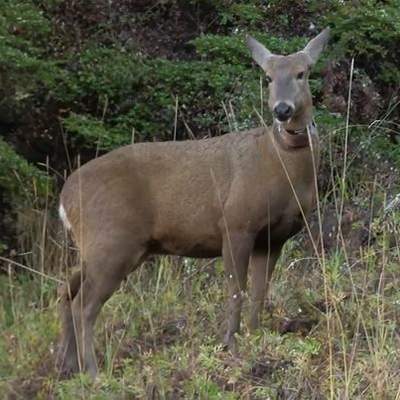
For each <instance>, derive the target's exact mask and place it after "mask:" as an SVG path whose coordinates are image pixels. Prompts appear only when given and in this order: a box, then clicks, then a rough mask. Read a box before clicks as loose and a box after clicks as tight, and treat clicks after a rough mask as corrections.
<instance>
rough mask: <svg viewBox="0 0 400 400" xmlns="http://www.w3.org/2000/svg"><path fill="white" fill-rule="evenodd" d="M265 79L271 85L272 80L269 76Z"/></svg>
mask: <svg viewBox="0 0 400 400" xmlns="http://www.w3.org/2000/svg"><path fill="white" fill-rule="evenodd" d="M265 79H266V81H267V83H271V82H272V78H271V77H270V76H269V75H266V76H265Z"/></svg>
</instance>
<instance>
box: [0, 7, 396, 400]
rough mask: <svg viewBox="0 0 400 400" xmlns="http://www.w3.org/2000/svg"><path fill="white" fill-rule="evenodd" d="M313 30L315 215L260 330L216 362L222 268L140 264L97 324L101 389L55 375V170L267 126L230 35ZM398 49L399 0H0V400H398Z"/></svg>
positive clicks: (284, 47) (279, 41) (62, 250)
mask: <svg viewBox="0 0 400 400" xmlns="http://www.w3.org/2000/svg"><path fill="white" fill-rule="evenodd" d="M325 26H331V28H332V32H333V37H332V41H331V45H330V47H329V49H328V51H327V52H326V53H325V54H324V57H323V59H322V61H321V62H320V63H319V64H318V65H317V66H316V68H315V70H314V74H313V75H312V77H311V86H312V91H313V96H314V101H315V105H316V110H315V113H316V120H317V123H318V124H319V127H320V134H321V144H322V150H323V151H322V168H321V172H320V176H319V186H320V202H319V210H320V215H318V213H315V215H313V216H312V218H311V220H310V230H311V234H312V240H311V239H310V237H309V235H308V234H307V233H306V232H305V231H304V232H303V233H301V234H299V235H297V236H296V237H295V238H294V239H293V240H291V241H290V243H288V244H287V246H286V248H285V252H284V254H283V257H282V258H281V260H280V263H279V266H278V268H277V271H276V273H275V277H274V281H273V285H272V288H271V293H270V295H269V301H268V305H267V306H266V311H265V316H264V318H263V328H262V329H260V330H259V331H258V332H257V333H256V334H252V335H250V334H249V333H248V331H247V328H246V326H245V327H244V330H243V333H242V334H241V336H240V337H239V355H237V356H233V355H231V354H229V353H226V352H223V351H222V348H221V346H220V341H219V337H220V332H221V323H222V322H223V320H224V306H223V304H224V290H223V287H224V282H223V276H222V275H223V274H222V266H221V262H220V260H204V261H193V260H190V259H178V258H174V257H164V258H160V259H154V260H152V261H151V262H149V263H147V264H146V265H145V266H143V267H142V268H141V269H140V271H138V272H137V273H135V274H133V275H132V276H131V277H129V279H128V280H127V281H126V282H125V283H124V285H123V287H122V288H121V289H120V290H119V291H118V293H117V294H116V295H114V296H113V298H112V299H111V300H110V301H109V302H108V303H107V305H106V307H105V309H104V311H103V314H102V317H101V319H100V321H99V323H98V325H97V338H98V342H99V346H98V348H99V350H100V349H101V352H99V353H98V358H99V363H100V368H101V371H102V373H101V374H100V376H99V379H98V380H96V382H94V383H92V382H90V381H89V380H88V379H87V377H85V376H83V375H82V376H77V377H75V378H73V379H71V380H61V379H60V377H59V376H58V375H57V372H56V371H55V370H54V351H55V343H56V340H57V334H58V331H59V325H58V320H57V290H56V288H57V284H58V283H59V281H62V280H63V279H64V277H65V274H66V270H67V266H68V265H71V264H72V263H73V260H74V259H75V258H76V251H75V249H74V248H73V246H72V245H71V243H69V242H68V240H66V238H65V237H64V235H63V232H62V230H61V227H60V225H59V222H58V219H57V213H56V209H57V194H58V192H59V189H60V187H61V186H62V183H63V182H64V179H65V177H66V176H67V175H68V174H69V173H70V172H71V171H73V170H74V169H76V168H77V167H78V166H79V165H81V164H82V163H84V162H86V161H88V160H89V159H91V158H93V157H96V156H98V155H99V154H102V153H104V152H106V151H109V150H111V149H113V148H115V147H118V146H121V145H123V144H127V143H130V142H132V141H136V142H140V141H149V140H171V139H176V140H185V139H196V138H203V137H206V136H214V135H220V134H224V133H226V132H229V131H236V130H244V129H247V128H250V127H253V126H256V125H257V124H259V121H258V117H257V113H256V110H257V111H258V112H260V113H261V114H262V115H264V117H265V119H266V120H268V119H269V115H268V111H267V107H266V105H265V104H264V99H265V98H266V97H267V93H266V91H267V88H266V83H265V81H264V80H263V77H262V74H261V73H260V70H259V69H258V68H256V67H254V66H253V65H252V61H251V58H250V56H249V53H248V51H247V50H246V48H245V45H244V41H243V38H244V36H245V35H246V34H248V33H251V34H252V35H254V36H255V37H256V38H258V39H259V40H260V41H262V42H263V43H265V45H266V46H267V47H268V48H269V49H270V50H271V51H274V52H277V53H290V52H293V51H297V50H299V49H300V48H301V47H302V46H303V45H304V44H305V43H306V42H307V40H308V39H309V38H310V37H312V36H313V35H315V34H316V33H317V32H319V31H320V30H321V29H322V28H324V27H325ZM399 43H400V1H399V0H386V1H378V0H359V1H357V0H353V1H339V0H332V1H317V0H291V1H285V2H282V1H278V0H270V1H268V0H264V1H255V0H250V1H234V0H202V1H200V0H187V1H183V0H159V1H157V0H136V1H133V0H131V1H130V0H97V1H94V0H88V1H77V0H1V6H0V254H1V258H0V269H1V270H0V396H1V397H2V398H9V399H33V398H39V399H55V398H57V399H58V398H60V399H72V398H74V399H75V398H95V399H103V398H104V399H112V398H114V399H122V398H127V399H139V398H148V399H267V398H269V399H328V398H329V399H400V330H399V322H400V290H399V289H400V234H399V231H400V225H399V224H400V212H399V204H400V196H399V195H398V193H399V192H400V189H399V187H400V177H399V168H400V144H399V143H400V129H399V117H400V114H399V110H400V109H399V106H398V105H399V83H400V69H399V67H398V66H399V65H400V47H399ZM177 161H178V162H179V160H177ZM396 196H397V197H396ZM396 199H397V200H396ZM312 241H314V243H315V245H316V246H315V248H313V246H312V245H311V243H312ZM244 311H245V313H246V307H245V310H244ZM104 349H105V350H104Z"/></svg>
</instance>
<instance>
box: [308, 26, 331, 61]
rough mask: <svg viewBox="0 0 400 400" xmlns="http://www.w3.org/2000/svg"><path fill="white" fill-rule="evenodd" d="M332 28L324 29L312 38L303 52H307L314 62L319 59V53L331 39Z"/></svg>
mask: <svg viewBox="0 0 400 400" xmlns="http://www.w3.org/2000/svg"><path fill="white" fill-rule="evenodd" d="M329 36H330V28H326V29H324V30H323V31H322V32H321V33H320V34H319V35H318V36H316V37H315V38H314V39H312V40H310V41H309V42H308V44H307V46H306V47H305V48H304V50H303V52H304V53H306V54H307V55H308V56H309V57H310V58H311V61H312V63H313V64H315V63H316V62H317V60H318V57H319V55H320V54H321V52H322V50H323V49H324V47H325V46H326V44H327V43H328V41H329Z"/></svg>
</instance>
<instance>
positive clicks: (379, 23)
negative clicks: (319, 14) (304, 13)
mask: <svg viewBox="0 0 400 400" xmlns="http://www.w3.org/2000/svg"><path fill="white" fill-rule="evenodd" d="M326 19H327V21H328V22H329V23H330V24H331V25H332V26H333V27H334V34H335V37H336V39H337V47H336V50H337V52H338V56H343V55H351V56H353V57H356V58H357V61H358V62H361V63H362V64H363V65H364V66H365V67H366V69H367V70H369V72H370V73H374V74H376V75H375V76H373V78H377V77H378V78H379V79H381V80H383V81H385V82H388V83H398V82H399V80H400V72H399V69H398V64H399V57H400V50H399V41H400V1H399V0H388V1H384V2H383V1H379V0H365V1H362V2H361V4H360V2H345V3H343V2H341V1H335V2H332V10H331V12H330V14H328V15H327V18H326Z"/></svg>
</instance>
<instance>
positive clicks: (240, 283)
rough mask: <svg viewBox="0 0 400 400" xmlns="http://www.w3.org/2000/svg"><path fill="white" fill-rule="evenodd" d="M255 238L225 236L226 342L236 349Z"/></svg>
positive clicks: (235, 235)
mask: <svg viewBox="0 0 400 400" xmlns="http://www.w3.org/2000/svg"><path fill="white" fill-rule="evenodd" d="M252 247H253V239H252V238H251V237H250V236H248V235H246V234H230V235H229V237H226V238H224V241H223V248H222V256H223V261H224V268H225V273H226V279H227V286H228V307H227V310H228V321H227V322H228V327H227V331H226V334H225V337H224V344H225V345H226V346H227V347H228V349H230V350H234V347H235V338H234V335H235V333H236V332H239V329H240V315H241V310H242V301H243V294H244V291H245V290H246V284H247V269H248V264H249V257H250V252H251V249H252Z"/></svg>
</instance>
